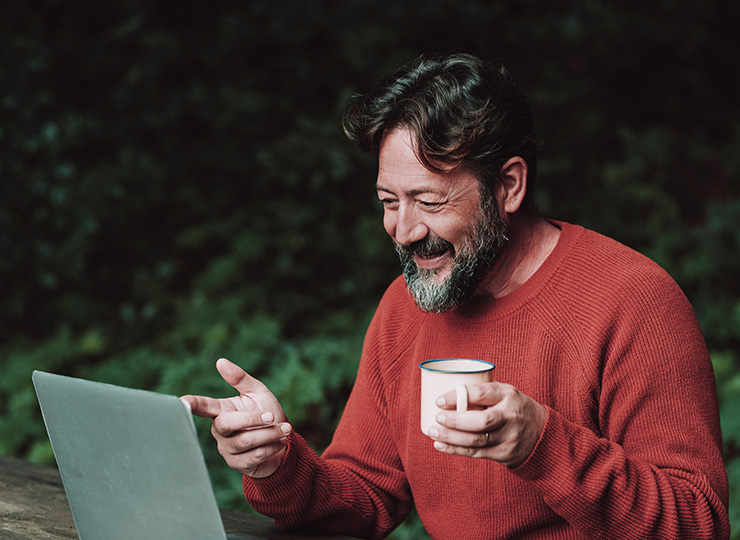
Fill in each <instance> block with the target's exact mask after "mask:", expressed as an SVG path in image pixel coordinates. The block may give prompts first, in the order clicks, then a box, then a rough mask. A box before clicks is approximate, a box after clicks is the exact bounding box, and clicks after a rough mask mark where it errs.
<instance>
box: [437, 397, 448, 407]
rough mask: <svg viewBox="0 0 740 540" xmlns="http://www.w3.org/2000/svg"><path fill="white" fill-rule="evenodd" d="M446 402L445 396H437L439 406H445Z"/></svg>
mask: <svg viewBox="0 0 740 540" xmlns="http://www.w3.org/2000/svg"><path fill="white" fill-rule="evenodd" d="M446 404H447V402H446V401H445V398H443V397H438V398H437V407H444V406H445V405H446Z"/></svg>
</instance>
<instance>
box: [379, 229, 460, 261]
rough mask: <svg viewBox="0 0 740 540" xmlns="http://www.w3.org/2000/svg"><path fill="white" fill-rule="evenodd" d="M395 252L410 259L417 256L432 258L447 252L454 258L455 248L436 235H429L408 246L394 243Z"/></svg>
mask: <svg viewBox="0 0 740 540" xmlns="http://www.w3.org/2000/svg"><path fill="white" fill-rule="evenodd" d="M394 244H395V246H396V251H397V252H398V254H399V255H401V256H405V257H411V256H413V255H418V256H419V257H424V258H428V257H432V256H434V255H439V254H441V253H445V252H447V251H449V252H450V253H451V254H452V256H453V257H454V256H455V246H453V245H452V244H451V243H450V242H448V241H447V240H445V239H443V238H440V237H439V236H437V235H431V234H430V235H429V236H427V237H426V238H423V239H422V240H417V241H416V242H413V243H412V244H409V245H408V246H405V245H403V244H399V243H398V242H394Z"/></svg>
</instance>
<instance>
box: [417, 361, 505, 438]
mask: <svg viewBox="0 0 740 540" xmlns="http://www.w3.org/2000/svg"><path fill="white" fill-rule="evenodd" d="M494 367H495V366H494V365H493V364H491V363H490V362H486V361H485V360H469V359H465V358H440V359H437V360H427V361H425V362H422V363H421V364H419V368H421V431H422V432H423V433H424V435H428V434H429V433H428V432H429V428H430V427H432V426H434V425H436V424H437V420H436V417H437V415H438V414H439V413H440V412H442V409H440V408H439V407H437V403H436V402H437V398H438V397H439V396H441V395H442V394H444V393H445V392H449V391H450V390H455V391H456V395H457V411H458V412H464V411H467V410H468V389H467V386H466V385H468V384H473V383H480V382H491V380H493V368H494Z"/></svg>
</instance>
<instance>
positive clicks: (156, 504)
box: [33, 371, 260, 540]
mask: <svg viewBox="0 0 740 540" xmlns="http://www.w3.org/2000/svg"><path fill="white" fill-rule="evenodd" d="M33 384H34V387H35V389H36V395H37V397H38V400H39V404H40V406H41V412H42V415H43V417H44V423H45V424H46V430H47V432H48V434H49V439H50V440H51V445H52V449H53V450H54V456H55V457H56V461H57V466H58V467H59V473H60V475H61V477H62V483H63V484H64V490H65V492H66V493H67V499H68V500H69V506H70V508H71V510H72V516H73V518H74V522H75V525H76V527H77V533H78V535H79V537H80V540H131V539H137V540H138V539H152V540H155V539H156V540H187V539H192V540H227V538H228V539H229V540H241V539H245V540H246V539H250V538H260V537H258V536H253V535H249V534H229V535H227V534H226V532H225V531H224V526H223V522H222V521H221V514H220V512H219V509H218V506H217V504H216V498H215V496H214V494H213V488H212V486H211V480H210V477H209V475H208V470H207V469H206V464H205V461H204V459H203V453H202V451H201V448H200V444H199V442H198V438H197V435H196V431H195V424H194V423H193V418H192V414H191V412H190V407H189V406H188V405H187V404H186V403H184V402H182V401H181V400H180V399H179V398H177V397H175V396H169V395H163V394H157V393H154V392H148V391H145V390H134V389H130V388H122V387H119V386H114V385H110V384H103V383H97V382H91V381H86V380H83V379H76V378H72V377H66V376H62V375H54V374H51V373H44V372H41V371H34V373H33Z"/></svg>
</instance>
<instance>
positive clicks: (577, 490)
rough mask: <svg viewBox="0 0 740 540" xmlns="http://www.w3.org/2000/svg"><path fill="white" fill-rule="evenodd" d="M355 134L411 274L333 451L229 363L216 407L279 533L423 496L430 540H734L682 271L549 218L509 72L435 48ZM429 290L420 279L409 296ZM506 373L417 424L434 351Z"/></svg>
mask: <svg viewBox="0 0 740 540" xmlns="http://www.w3.org/2000/svg"><path fill="white" fill-rule="evenodd" d="M344 127H345V132H346V133H347V134H348V136H349V137H350V139H351V140H353V141H355V142H356V143H357V144H359V145H360V147H361V148H363V149H365V150H367V151H371V152H376V153H377V155H378V177H377V183H376V189H377V194H378V198H379V200H380V202H381V204H382V205H383V208H384V217H383V225H384V227H385V230H386V231H387V233H388V234H389V235H390V237H391V238H392V239H393V242H394V244H395V246H396V249H397V250H398V252H399V254H400V257H401V262H402V265H403V269H404V276H403V278H401V277H399V279H397V280H396V281H394V282H393V283H392V284H391V285H390V286H389V288H388V290H387V291H386V293H385V295H384V296H383V298H382V300H381V301H380V304H379V306H378V309H377V312H376V314H375V317H374V318H373V320H372V322H371V324H370V327H369V329H368V332H367V335H366V339H365V344H364V347H363V354H362V359H361V363H360V368H359V371H358V375H357V379H356V382H355V386H354V389H353V391H352V394H351V396H350V398H349V401H348V403H347V406H346V408H345V411H344V413H343V416H342V419H341V421H340V423H339V426H338V428H337V430H336V433H335V435H334V438H333V441H332V443H331V445H330V446H329V447H328V448H327V450H326V451H325V452H324V453H323V454H322V455H321V456H318V455H317V454H316V453H314V452H313V451H312V450H311V449H310V448H309V447H308V445H307V444H306V442H305V441H304V440H303V438H301V437H300V435H298V434H297V433H295V432H293V430H292V428H291V426H290V425H289V424H288V423H287V421H286V418H285V414H284V413H283V410H282V408H281V407H280V404H279V402H278V401H277V399H276V398H275V396H274V395H273V394H272V393H271V392H270V391H269V390H268V389H267V388H266V387H265V386H264V385H262V384H261V383H260V382H259V381H257V380H255V379H253V378H252V377H250V376H249V375H247V374H246V373H245V372H244V371H243V370H242V369H241V368H239V367H237V366H236V365H235V364H232V363H230V362H229V361H227V360H225V359H221V360H219V362H218V363H217V368H218V369H219V371H220V373H221V374H222V376H223V377H224V379H225V380H226V381H227V382H228V383H230V384H231V385H232V386H234V388H236V389H237V390H238V391H239V393H240V395H239V396H238V397H235V398H229V399H224V400H215V399H211V398H207V397H196V396H186V397H184V398H183V399H185V400H187V401H188V402H189V403H190V405H191V407H192V409H193V411H194V412H195V413H196V414H199V415H201V416H207V417H211V418H213V419H214V420H213V430H212V431H213V435H214V437H215V438H216V440H217V441H218V445H219V450H220V452H221V454H222V455H223V457H224V458H225V460H226V462H227V463H228V464H229V466H231V467H232V468H234V469H235V470H237V471H240V472H241V473H242V474H243V475H244V483H243V484H244V492H245V495H246V497H247V499H248V500H249V501H250V503H251V504H252V505H253V506H254V507H255V508H256V509H257V510H258V511H260V512H261V513H264V514H266V515H269V516H272V517H273V518H274V519H275V522H276V523H277V524H278V525H279V526H281V527H287V528H291V527H293V528H295V527H300V528H301V530H304V531H313V532H322V533H343V534H349V535H352V536H357V537H365V538H383V537H384V536H386V535H387V534H388V533H389V532H390V531H392V530H393V529H394V528H395V527H396V526H397V525H398V524H399V523H400V522H401V521H402V520H403V519H404V518H405V517H406V515H407V514H408V513H409V511H410V510H411V508H412V507H413V506H415V507H416V510H417V511H418V514H419V516H420V518H421V520H422V522H423V524H424V527H425V529H426V530H427V531H428V533H429V534H430V535H431V536H432V537H433V538H442V539H444V538H462V539H486V538H543V539H559V538H563V539H566V538H568V539H573V538H584V539H586V538H615V537H619V538H636V539H637V538H639V539H643V538H727V537H728V536H729V525H728V518H727V505H728V486H727V475H726V471H725V469H724V466H723V463H722V453H721V435H720V428H719V415H718V410H717V398H716V390H715V385H714V376H713V371H712V365H711V362H710V360H709V356H708V353H707V349H706V346H705V344H704V340H703V338H702V335H701V332H700V330H699V327H698V324H697V321H696V317H695V315H694V313H693V310H692V309H691V306H690V305H689V303H688V301H687V300H686V298H685V297H684V295H683V294H682V293H681V291H680V289H679V288H678V286H677V285H676V284H675V283H674V282H673V280H671V278H670V277H669V276H668V275H667V274H666V273H665V272H664V271H663V270H662V269H660V268H659V267H658V266H657V265H655V264H654V263H653V262H651V261H649V260H648V259H646V258H645V257H643V256H641V255H639V254H638V253H636V252H634V251H632V250H630V249H629V248H627V247H625V246H623V245H621V244H619V243H617V242H615V241H613V240H610V239H608V238H605V237H603V236H601V235H599V234H597V233H595V232H592V231H589V230H586V229H584V228H582V227H579V226H577V225H572V224H569V223H564V222H560V221H554V220H549V219H545V218H543V217H542V216H540V215H539V214H538V213H537V212H536V211H535V209H534V205H533V203H532V200H531V192H532V186H533V182H534V178H535V172H536V149H537V145H538V139H537V137H536V134H535V130H534V124H533V122H532V118H531V114H530V110H529V107H528V105H527V103H526V100H525V99H524V97H523V95H522V94H521V92H520V91H519V90H518V89H517V87H516V85H515V84H514V82H513V81H512V80H511V78H510V77H509V75H508V74H507V73H506V71H505V70H503V69H495V68H493V67H492V66H491V65H489V64H488V63H485V62H482V61H481V60H479V59H478V58H475V57H473V56H470V55H465V54H456V55H448V56H442V57H434V58H421V59H419V60H417V61H416V62H414V63H412V64H410V65H408V66H406V67H404V68H402V69H401V70H400V71H399V72H398V73H396V74H394V75H393V76H392V77H390V78H388V79H386V80H385V81H383V82H382V83H381V84H380V86H379V87H378V89H377V90H375V91H373V92H371V93H369V94H367V95H365V96H361V97H359V98H358V99H357V100H356V101H355V102H354V104H353V105H352V107H351V109H350V111H349V112H348V114H347V115H346V118H345V123H344ZM409 293H410V294H409ZM433 358H475V359H480V360H486V361H489V362H491V363H494V364H495V365H496V370H495V378H496V380H495V381H494V382H489V383H480V384H471V385H469V387H468V393H469V398H468V399H469V401H470V403H471V405H474V406H476V407H474V409H475V410H469V411H467V412H456V411H455V410H454V402H455V396H454V392H451V393H447V394H443V395H442V396H440V397H439V400H438V405H440V407H442V408H443V409H444V411H443V413H441V414H440V415H439V416H437V419H436V420H437V425H435V426H433V427H432V428H430V429H429V431H428V436H427V435H424V434H423V433H422V432H421V430H420V429H419V409H420V406H419V392H420V375H419V369H418V365H419V363H420V362H422V361H424V360H428V359H433Z"/></svg>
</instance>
